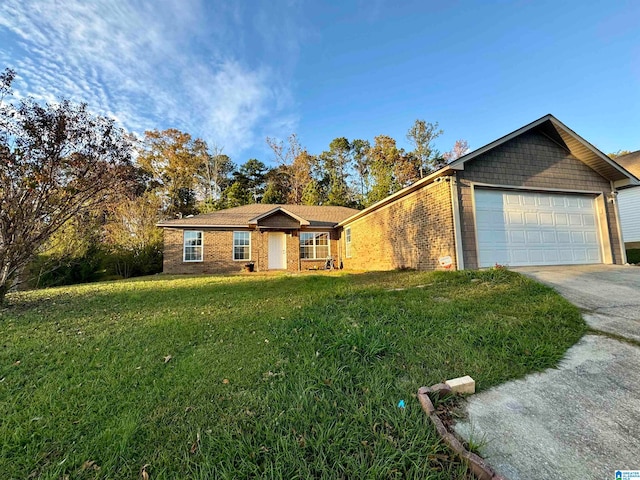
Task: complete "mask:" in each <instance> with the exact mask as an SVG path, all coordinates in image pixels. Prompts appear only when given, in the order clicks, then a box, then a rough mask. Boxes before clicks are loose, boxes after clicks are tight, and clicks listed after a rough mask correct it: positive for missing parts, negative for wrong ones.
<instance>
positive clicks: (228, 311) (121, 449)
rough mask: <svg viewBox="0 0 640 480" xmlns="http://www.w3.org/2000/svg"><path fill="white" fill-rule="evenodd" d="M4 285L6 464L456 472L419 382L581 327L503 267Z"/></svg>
mask: <svg viewBox="0 0 640 480" xmlns="http://www.w3.org/2000/svg"><path fill="white" fill-rule="evenodd" d="M398 288H405V289H404V290H395V289H398ZM8 301H9V305H8V306H6V307H5V308H4V309H1V310H0V328H1V331H2V348H1V350H0V439H1V451H0V472H1V473H0V478H2V479H11V478H16V479H24V478H50V479H62V478H65V476H68V478H69V479H76V478H78V479H84V478H131V479H135V478H140V477H141V475H140V473H141V470H142V468H143V466H145V465H147V467H146V469H145V472H147V473H148V475H149V477H150V478H151V479H160V478H176V479H178V478H203V479H204V478H251V477H265V478H284V479H294V478H420V479H430V478H433V479H450V478H464V477H465V475H466V473H465V468H464V466H462V465H460V464H459V463H458V462H457V461H456V460H455V459H454V458H453V457H452V456H451V455H450V454H449V451H448V450H447V448H446V447H445V446H444V445H443V444H441V442H440V441H439V440H438V438H437V436H436V434H435V432H434V430H433V429H432V427H431V425H430V424H429V422H428V421H427V419H426V418H425V416H424V415H423V414H422V412H421V410H420V407H419V404H418V402H417V400H416V398H415V392H416V391H417V389H418V388H419V387H420V386H422V385H430V384H433V383H437V382H439V381H442V380H445V379H447V378H453V377H457V376H461V375H467V374H468V375H471V376H473V377H474V378H475V380H476V382H477V385H478V387H479V388H480V389H486V388H488V387H489V386H491V385H495V384H497V383H500V382H503V381H505V380H508V379H511V378H514V377H520V376H522V375H524V374H526V373H528V372H531V371H535V370H540V369H543V368H547V367H550V366H553V365H554V364H556V363H557V361H558V360H559V359H560V358H561V356H562V355H563V353H564V352H565V350H566V349H567V348H568V347H569V346H570V345H572V344H573V343H575V342H576V341H577V340H578V338H579V337H580V336H581V335H582V333H583V331H584V324H583V322H582V320H581V318H580V315H579V313H578V311H577V310H576V309H575V308H574V307H572V306H571V305H569V304H568V303H567V302H565V301H564V300H563V299H562V298H560V297H559V296H558V295H557V294H555V293H554V292H553V291H552V290H550V289H548V288H546V287H544V286H541V285H539V284H536V283H534V282H533V281H531V280H529V279H526V278H524V277H522V276H520V275H518V274H515V273H512V272H508V271H505V270H490V271H485V272H457V273H456V272H454V273H442V272H438V273H417V272H388V273H369V274H360V275H348V274H332V275H301V276H285V275H283V276H259V275H258V274H254V275H244V276H232V277H222V276H202V277H178V278H171V277H163V276H158V277H153V278H151V277H147V278H144V279H141V280H132V281H120V282H112V283H102V284H91V285H82V286H76V287H66V288H60V289H51V290H41V291H33V292H24V293H18V294H11V295H9V297H8ZM401 399H404V400H405V402H406V408H405V409H401V408H398V406H397V404H398V401H399V400H401ZM92 462H93V463H92Z"/></svg>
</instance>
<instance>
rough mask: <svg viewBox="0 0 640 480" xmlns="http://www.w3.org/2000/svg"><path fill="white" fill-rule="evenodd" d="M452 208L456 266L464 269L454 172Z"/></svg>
mask: <svg viewBox="0 0 640 480" xmlns="http://www.w3.org/2000/svg"><path fill="white" fill-rule="evenodd" d="M450 178H451V181H450V182H449V184H450V185H451V209H452V210H453V237H454V243H455V249H456V268H457V269H458V270H464V252H463V249H462V230H461V228H460V227H461V225H462V223H461V222H460V202H459V201H458V178H457V175H456V174H455V173H454V174H453V175H451V177H450Z"/></svg>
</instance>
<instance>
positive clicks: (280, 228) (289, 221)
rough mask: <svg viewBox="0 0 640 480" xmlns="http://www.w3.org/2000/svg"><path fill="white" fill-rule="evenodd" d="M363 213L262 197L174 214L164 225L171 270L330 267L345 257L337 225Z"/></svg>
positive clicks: (168, 269)
mask: <svg viewBox="0 0 640 480" xmlns="http://www.w3.org/2000/svg"><path fill="white" fill-rule="evenodd" d="M356 213H358V210H354V209H353V208H346V207H317V206H307V205H268V204H261V203H256V204H253V205H244V206H241V207H235V208H228V209H226V210H219V211H216V212H213V213H207V214H204V215H196V216H193V217H185V218H181V219H176V220H168V221H166V222H163V223H160V224H159V226H160V227H163V228H164V265H163V271H164V272H165V273H215V272H233V271H240V270H242V269H243V267H244V265H247V264H249V263H252V264H253V267H254V269H255V270H257V271H266V270H288V271H294V272H295V271H300V270H308V269H316V268H324V266H325V262H326V260H327V258H328V257H331V258H339V257H340V254H339V252H338V242H339V239H340V231H339V229H338V228H337V225H338V223H340V222H341V221H342V220H344V219H346V218H348V217H350V216H352V215H354V214H356Z"/></svg>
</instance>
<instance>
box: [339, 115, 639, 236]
mask: <svg viewBox="0 0 640 480" xmlns="http://www.w3.org/2000/svg"><path fill="white" fill-rule="evenodd" d="M531 130H536V131H539V132H540V133H542V134H544V135H546V136H547V137H549V138H551V139H552V140H553V141H554V142H556V143H557V144H559V145H560V146H562V147H563V148H565V149H566V150H567V151H569V152H571V154H572V155H573V156H575V157H576V158H578V159H579V160H581V161H583V162H584V163H585V164H586V165H588V166H589V167H591V168H592V169H593V170H595V171H596V172H598V173H599V174H600V175H602V176H603V177H604V178H606V179H608V180H610V181H612V182H614V185H615V186H616V187H624V186H632V185H640V180H638V178H640V177H638V175H636V176H635V177H634V175H632V174H631V173H629V172H628V171H627V170H625V168H622V167H621V166H620V165H619V164H618V163H616V162H615V161H613V160H611V159H610V158H609V157H608V156H607V155H605V154H604V153H602V152H601V151H600V150H598V149H597V148H596V147H594V146H593V145H591V144H590V143H589V142H587V141H586V140H585V139H584V138H582V137H581V136H579V135H578V134H577V133H575V132H574V131H573V130H571V129H570V128H569V127H567V126H566V125H565V124H564V123H562V122H561V121H560V120H558V119H557V118H556V117H554V116H553V115H551V114H550V113H549V114H547V115H545V116H544V117H541V118H539V119H537V120H535V121H533V122H531V123H529V124H528V125H525V126H524V127H521V128H519V129H517V130H515V131H513V132H511V133H509V134H508V135H505V136H504V137H500V138H499V139H497V140H495V141H493V142H491V143H488V144H486V145H485V146H483V147H480V148H478V149H476V150H474V151H472V152H469V153H467V154H466V155H463V156H462V157H460V158H458V159H456V160H454V161H453V162H451V163H449V164H448V165H445V166H444V167H442V168H440V169H439V170H436V171H435V172H432V173H431V174H429V175H427V176H426V177H424V178H421V179H420V180H418V181H417V182H415V183H413V184H411V185H409V186H408V187H405V188H403V189H402V190H399V191H397V192H395V193H393V194H391V195H389V196H388V197H386V198H384V199H382V200H380V201H379V202H376V203H374V204H373V205H371V206H369V207H367V208H365V209H364V210H360V211H358V212H356V213H355V214H354V215H352V216H351V217H349V218H345V219H344V220H342V221H341V222H340V226H344V225H347V224H349V223H351V222H353V221H354V220H357V219H358V218H361V217H363V216H365V215H367V214H368V213H370V212H372V211H374V210H377V209H378V208H381V207H383V206H385V205H388V204H389V203H391V202H393V201H395V200H397V199H399V198H402V197H404V196H405V195H408V194H410V193H411V192H414V191H416V190H418V189H419V188H422V187H423V186H425V185H428V184H430V183H433V182H434V181H436V180H437V179H438V178H440V177H444V176H446V175H450V174H451V173H453V171H454V170H464V164H465V163H466V162H468V161H470V160H473V159H474V158H476V157H478V156H480V155H482V154H483V153H486V152H488V151H490V150H492V149H494V148H496V147H498V146H500V145H502V144H503V143H506V142H508V141H509V140H512V139H513V138H515V137H517V136H519V135H522V134H523V133H525V132H528V131H531ZM631 155H637V157H636V158H638V159H640V151H638V152H634V153H631V154H629V155H626V156H631ZM626 156H624V157H619V158H618V159H616V160H617V161H619V160H621V159H623V158H625V157H626ZM619 163H620V162H619ZM636 177H638V178H636Z"/></svg>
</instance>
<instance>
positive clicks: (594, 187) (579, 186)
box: [457, 131, 622, 268]
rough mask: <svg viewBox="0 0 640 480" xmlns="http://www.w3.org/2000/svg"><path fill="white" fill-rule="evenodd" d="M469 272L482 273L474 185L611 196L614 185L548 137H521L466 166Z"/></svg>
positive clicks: (461, 181)
mask: <svg viewBox="0 0 640 480" xmlns="http://www.w3.org/2000/svg"><path fill="white" fill-rule="evenodd" d="M457 179H458V188H459V203H460V219H461V223H462V225H461V227H462V228H461V229H462V232H461V235H462V244H463V249H464V265H465V268H478V258H477V251H476V238H475V227H474V215H473V199H472V188H471V185H472V182H477V183H485V184H492V185H509V186H514V187H539V188H544V189H556V188H557V189H558V191H562V190H586V191H594V192H602V193H607V192H610V191H611V184H610V183H609V181H608V180H607V179H605V178H604V177H602V176H600V175H599V174H598V173H596V172H595V171H594V170H592V169H591V168H589V167H588V166H587V165H585V163H583V162H582V161H580V160H578V159H577V158H575V157H574V156H573V155H571V154H570V153H569V152H567V151H566V150H565V149H564V148H562V147H560V146H559V145H558V144H556V143H555V142H554V141H552V140H550V139H549V138H548V137H546V136H545V135H542V134H540V133H538V132H535V131H529V132H525V133H523V134H521V135H519V136H518V137H516V138H514V139H512V140H509V141H508V142H506V143H503V144H502V145H500V146H498V147H496V148H494V149H492V150H491V151H489V152H487V153H484V154H482V155H479V156H478V157H476V158H474V159H473V160H470V161H469V162H467V163H465V165H464V170H462V171H458V172H457ZM605 205H606V207H605V208H606V210H607V222H608V224H609V225H608V231H609V232H610V233H609V240H610V242H611V247H612V250H613V252H612V253H613V261H614V263H621V262H622V256H621V250H620V242H619V237H618V229H617V223H616V217H615V209H614V208H613V207H612V205H611V204H610V203H609V202H605Z"/></svg>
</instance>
